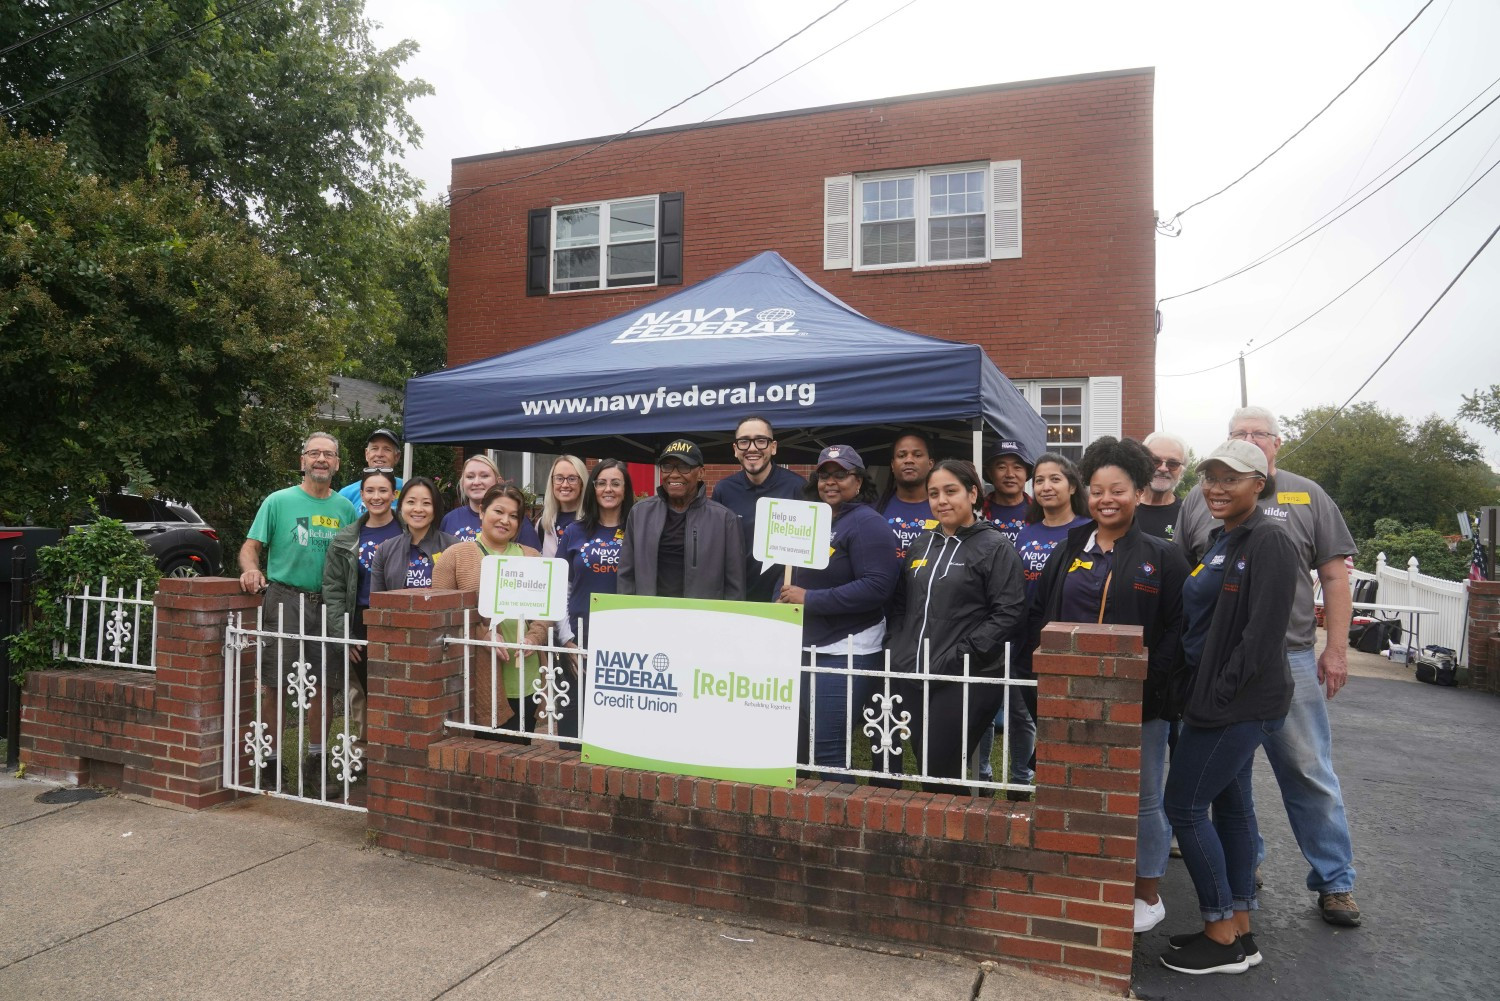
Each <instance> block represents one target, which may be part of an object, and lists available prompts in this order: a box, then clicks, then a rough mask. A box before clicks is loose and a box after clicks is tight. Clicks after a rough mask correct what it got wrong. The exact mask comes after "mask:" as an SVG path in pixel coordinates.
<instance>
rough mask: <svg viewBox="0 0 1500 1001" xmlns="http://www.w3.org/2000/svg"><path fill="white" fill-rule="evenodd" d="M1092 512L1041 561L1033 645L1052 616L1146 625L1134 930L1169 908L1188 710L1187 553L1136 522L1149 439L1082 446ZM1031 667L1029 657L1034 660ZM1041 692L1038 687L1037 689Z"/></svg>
mask: <svg viewBox="0 0 1500 1001" xmlns="http://www.w3.org/2000/svg"><path fill="white" fill-rule="evenodd" d="M1078 471H1079V474H1080V475H1081V476H1082V477H1083V482H1084V483H1085V484H1086V485H1087V490H1088V505H1089V514H1090V515H1091V516H1092V518H1093V520H1092V521H1090V522H1087V523H1086V524H1083V525H1079V526H1078V527H1076V528H1074V529H1072V530H1070V531H1069V532H1068V537H1067V539H1065V540H1064V541H1063V543H1062V545H1060V546H1058V547H1057V549H1056V550H1055V551H1054V552H1053V553H1052V555H1051V556H1050V557H1049V558H1048V560H1047V565H1046V567H1045V568H1044V569H1043V570H1042V579H1041V581H1040V582H1039V583H1038V585H1037V591H1036V594H1035V596H1034V597H1033V601H1032V606H1031V612H1030V616H1029V625H1030V639H1029V642H1028V644H1027V651H1028V652H1029V651H1032V650H1035V649H1036V646H1037V643H1038V642H1039V641H1040V639H1041V634H1042V627H1043V626H1044V625H1046V624H1047V623H1049V622H1107V623H1112V624H1115V625H1125V626H1140V627H1141V629H1142V633H1143V636H1142V642H1144V643H1145V646H1146V653H1147V669H1146V681H1145V684H1144V689H1143V691H1142V693H1141V786H1140V800H1139V805H1138V807H1137V809H1138V818H1139V819H1138V822H1137V831H1138V833H1137V840H1136V860H1135V930H1136V932H1138V933H1139V932H1147V931H1150V930H1151V929H1152V928H1155V927H1156V926H1157V925H1158V924H1160V923H1161V921H1162V919H1163V918H1164V917H1166V915H1167V910H1166V906H1165V905H1164V904H1163V903H1162V901H1161V895H1160V894H1159V893H1158V892H1157V889H1158V887H1159V885H1160V883H1161V878H1162V876H1164V875H1166V872H1167V856H1168V854H1169V852H1170V851H1171V846H1172V831H1171V828H1170V827H1169V826H1168V824H1167V815H1166V813H1165V812H1164V811H1163V810H1162V787H1163V785H1164V784H1165V782H1166V777H1167V733H1168V730H1169V729H1170V728H1171V725H1172V724H1171V721H1172V720H1175V719H1178V718H1179V716H1180V713H1181V710H1182V690H1183V688H1184V681H1185V672H1184V668H1183V661H1182V585H1183V581H1184V580H1185V579H1186V578H1187V561H1186V560H1185V559H1184V558H1183V556H1182V552H1181V550H1179V549H1178V548H1177V547H1176V546H1174V545H1172V544H1171V543H1169V542H1167V541H1165V540H1163V539H1158V538H1155V537H1153V536H1150V535H1147V534H1146V533H1144V532H1142V531H1141V530H1140V528H1139V527H1138V526H1137V525H1136V524H1135V509H1136V505H1137V504H1138V503H1139V500H1140V494H1141V491H1143V490H1145V489H1146V487H1147V486H1149V485H1150V483H1151V474H1152V472H1154V464H1153V462H1152V458H1151V453H1150V452H1148V451H1147V450H1146V447H1145V446H1144V445H1141V444H1139V443H1137V442H1134V441H1131V440H1130V439H1129V438H1127V439H1125V440H1124V441H1116V440H1115V439H1114V438H1110V437H1104V438H1100V439H1099V440H1098V441H1096V442H1094V443H1093V444H1092V445H1090V446H1089V447H1088V450H1087V451H1085V452H1084V453H1083V459H1082V461H1081V462H1079V464H1078ZM1028 666H1029V664H1028ZM1027 691H1028V693H1029V694H1030V695H1031V698H1032V699H1033V700H1034V699H1035V698H1036V690H1035V689H1028V690H1027Z"/></svg>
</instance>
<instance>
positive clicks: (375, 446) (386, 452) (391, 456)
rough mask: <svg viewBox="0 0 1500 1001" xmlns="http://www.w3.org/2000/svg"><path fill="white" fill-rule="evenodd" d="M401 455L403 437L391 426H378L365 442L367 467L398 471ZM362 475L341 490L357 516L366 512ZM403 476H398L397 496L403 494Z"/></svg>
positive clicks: (368, 468)
mask: <svg viewBox="0 0 1500 1001" xmlns="http://www.w3.org/2000/svg"><path fill="white" fill-rule="evenodd" d="M400 455H401V439H400V438H397V437H396V432H394V431H392V430H390V429H389V428H376V429H375V430H374V431H371V432H370V440H369V441H367V442H365V469H366V470H371V469H389V470H390V471H391V472H395V471H396V459H397V458H398V457H399V456H400ZM361 482H362V479H361V477H358V476H356V477H355V478H354V482H353V483H350V484H348V485H347V486H345V487H344V489H342V490H340V491H339V496H340V497H342V498H344V499H345V500H347V501H348V502H349V503H351V504H353V505H354V514H355V517H358V516H359V515H362V514H364V513H365V502H364V500H363V499H362V498H361V497H360V496H359V488H360V484H361ZM401 486H402V484H401V477H399V476H398V477H396V496H397V497H400V496H401Z"/></svg>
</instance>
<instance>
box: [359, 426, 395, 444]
mask: <svg viewBox="0 0 1500 1001" xmlns="http://www.w3.org/2000/svg"><path fill="white" fill-rule="evenodd" d="M376 438H384V439H385V440H386V441H388V442H390V443H391V444H392V445H395V446H396V447H397V448H400V447H401V439H400V438H397V437H396V432H394V431H392V430H391V429H390V428H376V429H375V430H374V431H371V432H370V437H368V438H366V439H365V444H367V445H368V444H369V443H370V442H372V441H374V440H375V439H376Z"/></svg>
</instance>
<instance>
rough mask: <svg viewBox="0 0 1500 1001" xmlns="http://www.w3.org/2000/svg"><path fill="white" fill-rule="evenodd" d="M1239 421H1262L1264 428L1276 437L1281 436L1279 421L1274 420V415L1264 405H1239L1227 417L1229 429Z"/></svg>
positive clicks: (1231, 429)
mask: <svg viewBox="0 0 1500 1001" xmlns="http://www.w3.org/2000/svg"><path fill="white" fill-rule="evenodd" d="M1240 421H1264V422H1265V424H1266V429H1267V430H1268V431H1270V432H1271V433H1272V434H1274V435H1275V436H1276V437H1278V438H1280V437H1281V423H1280V422H1279V421H1277V420H1276V415H1275V414H1273V413H1271V411H1269V410H1267V409H1266V408H1265V407H1240V408H1239V409H1238V410H1236V411H1235V412H1234V413H1233V414H1231V415H1230V417H1229V430H1230V431H1231V432H1232V431H1233V430H1234V426H1235V425H1236V424H1238V423H1239V422H1240Z"/></svg>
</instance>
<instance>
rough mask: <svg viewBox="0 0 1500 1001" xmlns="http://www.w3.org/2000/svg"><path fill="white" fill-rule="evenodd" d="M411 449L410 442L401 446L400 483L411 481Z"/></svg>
mask: <svg viewBox="0 0 1500 1001" xmlns="http://www.w3.org/2000/svg"><path fill="white" fill-rule="evenodd" d="M411 461H412V447H411V442H407V443H406V444H404V445H402V446H401V482H402V483H405V482H406V481H407V480H409V479H411Z"/></svg>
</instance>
